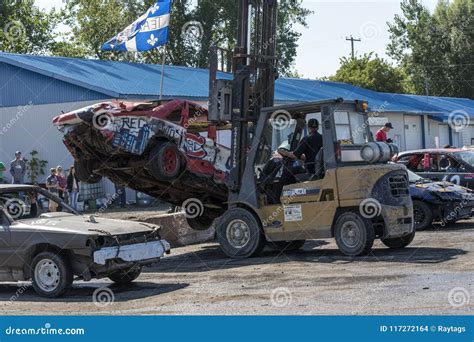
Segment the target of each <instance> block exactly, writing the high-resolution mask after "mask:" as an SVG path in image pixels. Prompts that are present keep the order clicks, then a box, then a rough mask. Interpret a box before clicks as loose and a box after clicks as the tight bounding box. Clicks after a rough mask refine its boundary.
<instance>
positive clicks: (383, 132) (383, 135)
mask: <svg viewBox="0 0 474 342" xmlns="http://www.w3.org/2000/svg"><path fill="white" fill-rule="evenodd" d="M392 129H393V125H392V123H390V122H387V123H386V124H385V125H384V126H383V127H382V128H381V129H379V130H378V131H377V133H376V134H375V140H376V141H381V142H386V143H391V142H392V139H388V137H387V133H388V132H390V130H392Z"/></svg>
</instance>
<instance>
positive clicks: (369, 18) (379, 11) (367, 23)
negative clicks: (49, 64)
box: [36, 0, 437, 78]
mask: <svg viewBox="0 0 474 342" xmlns="http://www.w3.org/2000/svg"><path fill="white" fill-rule="evenodd" d="M229 1H235V0H229ZM436 3H437V0H423V4H424V5H425V6H426V7H428V8H429V9H430V10H431V11H433V10H434V8H435V6H436ZM36 4H37V5H38V6H39V7H40V8H44V9H47V10H49V9H51V8H52V7H56V8H59V7H61V6H62V5H63V0H36ZM303 6H304V7H306V8H308V9H310V10H312V11H313V12H314V13H313V14H312V15H311V16H310V17H309V18H308V26H309V27H308V28H304V27H300V26H298V27H297V30H298V31H299V32H301V33H302V36H301V38H300V40H299V48H298V56H297V58H296V63H295V69H296V70H297V71H298V73H299V74H301V75H303V77H306V78H320V77H324V76H330V75H333V74H334V73H335V72H336V70H337V69H338V67H339V59H340V58H341V57H343V56H350V53H351V44H350V42H349V41H346V38H348V37H350V36H351V35H352V36H353V37H354V38H358V39H361V42H356V43H355V52H356V55H361V54H364V53H368V52H372V51H373V52H375V53H376V54H378V55H379V56H380V57H384V58H387V59H388V57H387V56H386V46H387V44H388V42H389V33H388V26H387V22H393V18H394V16H395V14H397V13H400V12H401V10H400V1H394V0H368V1H367V0H366V1H357V0H344V1H342V0H334V1H329V0H326V1H321V0H303Z"/></svg>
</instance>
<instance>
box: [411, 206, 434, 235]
mask: <svg viewBox="0 0 474 342" xmlns="http://www.w3.org/2000/svg"><path fill="white" fill-rule="evenodd" d="M413 221H414V225H415V230H424V229H426V228H428V227H429V226H430V225H431V223H432V222H433V212H432V211H431V208H430V206H429V205H428V204H426V203H425V202H422V201H419V200H414V201H413Z"/></svg>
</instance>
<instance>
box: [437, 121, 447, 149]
mask: <svg viewBox="0 0 474 342" xmlns="http://www.w3.org/2000/svg"><path fill="white" fill-rule="evenodd" d="M448 144H449V126H448V125H439V147H443V146H445V145H448Z"/></svg>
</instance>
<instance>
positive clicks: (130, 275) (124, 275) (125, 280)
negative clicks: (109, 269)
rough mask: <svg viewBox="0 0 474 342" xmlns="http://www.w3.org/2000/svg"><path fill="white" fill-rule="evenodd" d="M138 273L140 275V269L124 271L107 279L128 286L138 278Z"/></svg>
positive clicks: (115, 273)
mask: <svg viewBox="0 0 474 342" xmlns="http://www.w3.org/2000/svg"><path fill="white" fill-rule="evenodd" d="M140 273H142V268H141V267H140V268H132V269H126V270H121V271H117V272H114V273H112V274H111V275H109V279H110V280H112V281H113V282H115V283H117V284H130V283H131V282H132V281H134V280H135V279H137V278H138V277H139V276H140Z"/></svg>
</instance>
